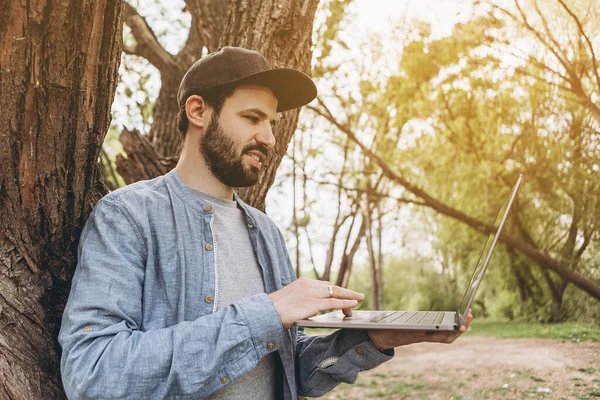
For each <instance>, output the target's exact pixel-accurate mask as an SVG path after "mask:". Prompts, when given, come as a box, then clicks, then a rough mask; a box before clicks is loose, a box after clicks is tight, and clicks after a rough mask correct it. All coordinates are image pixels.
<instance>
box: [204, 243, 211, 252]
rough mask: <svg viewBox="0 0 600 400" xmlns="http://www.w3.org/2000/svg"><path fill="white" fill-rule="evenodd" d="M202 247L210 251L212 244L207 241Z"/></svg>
mask: <svg viewBox="0 0 600 400" xmlns="http://www.w3.org/2000/svg"><path fill="white" fill-rule="evenodd" d="M204 248H205V249H206V250H208V251H211V250H212V249H213V245H212V244H210V243H207V244H206V246H204Z"/></svg>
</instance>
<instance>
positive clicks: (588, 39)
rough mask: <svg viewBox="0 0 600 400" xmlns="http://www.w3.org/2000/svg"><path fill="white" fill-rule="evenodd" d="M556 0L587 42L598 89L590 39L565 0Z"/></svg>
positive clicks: (599, 84)
mask: <svg viewBox="0 0 600 400" xmlns="http://www.w3.org/2000/svg"><path fill="white" fill-rule="evenodd" d="M557 1H558V2H559V3H560V5H561V6H562V7H563V8H564V9H565V11H566V12H567V14H569V15H570V16H571V17H572V18H573V20H574V21H575V24H577V29H579V33H580V34H581V36H583V38H584V39H585V42H586V43H587V45H588V47H589V49H590V53H591V55H592V68H593V72H594V76H595V77H596V85H598V91H600V74H598V64H597V59H596V54H595V53H594V46H592V41H591V40H590V38H589V36H588V35H586V33H585V31H584V30H583V26H582V25H581V21H579V18H577V16H576V15H575V13H574V12H573V11H571V9H570V8H569V7H568V6H567V5H566V4H565V2H564V1H563V0H557Z"/></svg>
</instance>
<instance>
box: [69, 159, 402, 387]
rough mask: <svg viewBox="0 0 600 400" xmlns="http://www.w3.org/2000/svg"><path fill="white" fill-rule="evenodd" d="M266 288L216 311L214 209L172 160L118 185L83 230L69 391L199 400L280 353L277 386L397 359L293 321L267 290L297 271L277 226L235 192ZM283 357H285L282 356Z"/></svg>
mask: <svg viewBox="0 0 600 400" xmlns="http://www.w3.org/2000/svg"><path fill="white" fill-rule="evenodd" d="M236 200H237V201H238V203H239V204H240V206H241V207H242V209H243V211H244V213H245V216H246V221H247V224H248V232H249V235H250V239H251V242H252V245H253V247H254V251H255V254H256V257H257V261H258V262H259V264H260V267H261V268H262V272H263V277H264V283H265V292H266V293H262V294H258V295H254V296H251V297H247V298H244V299H241V300H239V301H237V302H235V303H234V304H231V305H230V306H228V307H224V308H223V309H219V310H218V311H217V310H216V307H215V305H216V304H217V299H218V296H219V294H218V293H217V288H218V279H219V277H218V274H217V273H216V271H217V268H215V267H216V264H217V263H218V260H217V259H215V254H216V253H215V249H214V245H215V244H214V242H213V238H214V232H213V226H212V224H213V219H214V212H215V211H214V209H213V207H212V206H211V205H210V204H208V203H206V202H204V201H203V200H201V199H200V198H199V197H198V196H196V195H195V194H194V193H192V191H191V190H190V189H189V188H188V187H187V186H186V185H185V184H184V183H183V181H182V180H181V179H180V178H179V176H178V175H177V173H176V171H175V170H172V171H171V172H169V173H168V174H166V175H164V176H161V177H158V178H156V179H153V180H150V181H143V182H138V183H135V184H132V185H129V186H127V187H124V188H121V189H119V190H116V191H114V192H111V193H109V194H108V195H107V196H105V197H104V198H103V199H102V200H100V201H99V202H98V204H97V205H96V207H95V208H94V210H93V211H92V213H91V215H90V217H89V219H88V221H87V222H86V224H85V227H84V229H83V232H82V235H81V239H80V243H79V253H78V264H77V268H76V270H75V275H74V277H73V283H72V287H71V293H70V295H69V300H68V302H67V305H66V308H65V311H64V314H63V319H62V326H61V330H60V334H59V342H60V344H61V346H62V349H63V352H62V359H61V372H62V381H63V385H64V388H65V391H66V393H67V396H68V397H69V398H71V399H116V398H118V399H165V398H167V399H200V398H203V397H206V396H208V395H210V394H211V393H213V392H215V391H216V390H218V389H220V388H221V387H223V386H224V385H227V384H228V383H230V382H232V381H233V380H234V379H236V378H238V377H240V376H242V375H244V374H246V373H247V372H249V371H250V370H251V369H253V368H254V367H255V366H256V364H257V363H258V361H259V360H260V358H261V357H263V356H265V355H266V354H267V353H270V352H276V353H277V356H278V358H279V359H278V362H277V364H278V365H281V367H282V368H281V369H282V371H279V375H280V376H281V382H279V396H281V397H282V398H284V399H295V398H296V396H298V395H302V396H310V397H316V396H320V395H322V394H324V393H326V392H328V391H329V390H331V389H333V388H334V387H335V386H336V385H338V384H339V383H340V382H348V383H353V382H354V381H355V380H356V377H357V374H358V372H359V371H362V370H365V369H370V368H373V367H375V366H377V365H379V364H381V363H382V362H384V361H387V360H389V359H390V358H391V356H390V355H386V354H383V353H381V352H379V351H378V350H376V349H375V348H374V347H373V346H372V344H371V343H370V341H369V340H368V337H367V334H366V332H365V331H360V330H341V331H337V332H335V333H333V334H331V335H328V336H308V335H306V334H305V333H304V332H303V331H301V330H298V329H297V328H296V327H293V328H291V329H287V330H285V329H284V328H283V326H282V324H281V319H280V317H279V314H278V313H277V311H276V309H275V307H274V305H273V303H272V302H271V300H270V298H269V297H268V293H272V292H274V291H277V290H279V289H281V288H282V287H284V286H285V285H287V284H289V283H290V282H292V281H293V280H294V279H295V275H294V269H293V267H292V265H291V263H290V260H289V256H288V253H287V250H286V247H285V243H284V241H283V237H282V235H281V233H280V232H279V230H278V229H277V227H276V226H275V224H274V223H273V222H272V221H271V220H270V219H269V218H268V217H267V216H266V215H265V214H263V213H262V212H260V211H258V210H257V209H255V208H252V207H250V206H248V205H246V204H245V203H243V202H242V201H241V200H240V199H239V198H238V197H237V195H236ZM279 361H280V362H279Z"/></svg>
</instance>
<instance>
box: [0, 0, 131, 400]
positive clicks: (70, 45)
mask: <svg viewBox="0 0 600 400" xmlns="http://www.w3.org/2000/svg"><path fill="white" fill-rule="evenodd" d="M122 15H123V12H122V1H121V0H96V1H94V2H89V1H81V0H80V1H66V0H55V1H53V2H46V1H33V2H31V1H30V2H22V1H16V0H13V1H8V2H3V6H2V7H1V9H0V110H1V113H2V115H1V118H0V142H1V143H2V146H0V162H1V164H2V169H1V170H0V215H2V218H1V219H0V398H2V399H26V400H31V399H36V400H37V399H61V398H64V397H65V396H64V392H63V390H62V385H61V380H60V370H59V358H60V347H59V345H58V344H57V341H56V338H57V333H58V329H59V324H60V318H61V314H62V310H63V308H64V304H65V301H66V297H67V295H68V292H69V283H70V281H71V277H72V274H73V271H74V269H75V264H76V257H77V242H78V239H79V234H80V231H81V228H82V226H83V223H84V221H85V219H86V217H87V216H88V214H89V212H90V211H91V208H92V206H93V205H94V204H95V202H96V201H97V200H98V199H99V198H100V197H101V196H102V195H103V194H104V193H105V191H106V189H105V187H104V185H103V183H102V182H101V180H99V177H100V176H101V175H100V167H99V164H98V156H99V150H100V146H101V144H102V142H103V139H104V136H105V135H106V132H107V131H108V128H109V124H110V108H111V104H112V101H113V96H114V93H115V89H116V84H117V74H118V68H119V62H120V54H121V46H122V32H121V29H122ZM65 21H68V22H65Z"/></svg>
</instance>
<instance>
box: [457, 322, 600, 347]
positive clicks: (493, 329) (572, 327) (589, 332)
mask: <svg viewBox="0 0 600 400" xmlns="http://www.w3.org/2000/svg"><path fill="white" fill-rule="evenodd" d="M465 335H466V336H495V337H500V338H547V339H559V340H566V341H569V342H582V341H587V340H590V341H594V342H600V326H594V325H584V324H578V323H574V322H565V323H561V324H540V323H532V322H514V321H501V320H493V319H474V320H473V322H472V323H471V329H470V331H469V332H467V333H465Z"/></svg>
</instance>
